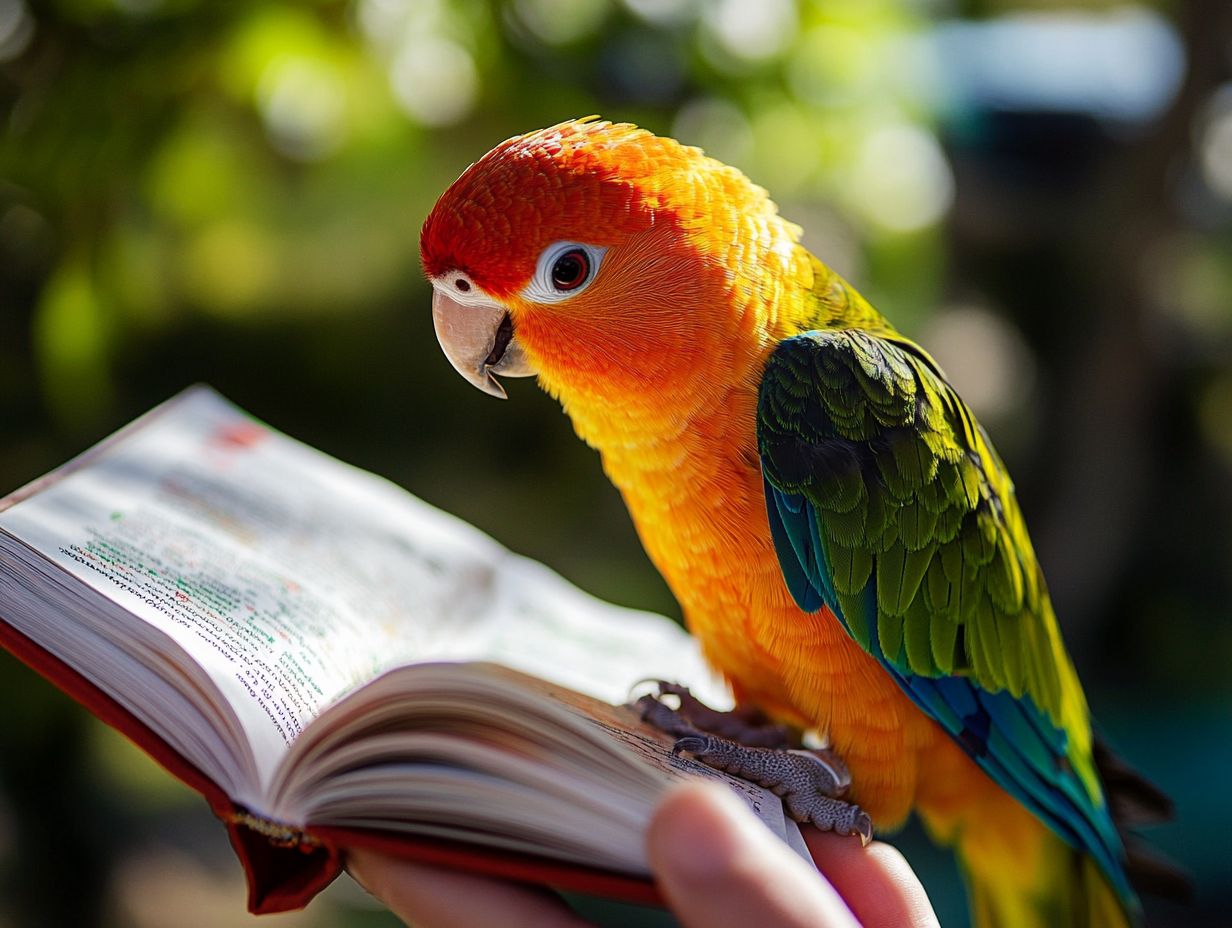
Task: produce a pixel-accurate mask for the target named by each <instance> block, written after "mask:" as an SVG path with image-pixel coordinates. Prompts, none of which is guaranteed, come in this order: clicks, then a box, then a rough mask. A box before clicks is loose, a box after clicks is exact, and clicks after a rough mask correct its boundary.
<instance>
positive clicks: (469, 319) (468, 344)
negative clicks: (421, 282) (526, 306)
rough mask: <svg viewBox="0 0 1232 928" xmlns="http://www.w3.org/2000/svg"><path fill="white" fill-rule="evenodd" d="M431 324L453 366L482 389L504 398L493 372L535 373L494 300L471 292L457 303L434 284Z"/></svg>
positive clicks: (507, 374)
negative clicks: (473, 294) (461, 301)
mask: <svg viewBox="0 0 1232 928" xmlns="http://www.w3.org/2000/svg"><path fill="white" fill-rule="evenodd" d="M468 296H469V294H468ZM432 324H433V325H434V326H435V327H436V340H437V341H439V342H440V343H441V348H442V349H443V350H444V352H445V357H447V358H448V359H449V363H450V364H452V365H453V367H454V370H456V371H457V372H458V373H459V374H461V375H462V376H463V377H465V378H466V379H467V380H469V381H470V382H471V383H473V384H474V385H475V386H477V387H478V388H479V389H480V390H482V391H483V392H484V393H490V394H492V395H493V396H495V397H498V398H500V399H502V400H503V399H505V388H504V387H502V386H501V384H500V381H499V380H497V379H496V378H495V377H493V376H492V375H493V374H500V375H501V376H502V377H533V376H534V375H535V369H534V368H533V367H531V365H530V362H529V361H527V359H526V355H525V354H524V353H523V352H522V346H521V344H520V343H519V342H518V340H517V339H516V338H515V337H514V332H513V320H512V318H510V316H509V312H508V310H506V309H505V307H504V306H502V305H501V304H499V303H497V302H495V301H494V300H490V299H488V298H486V297H479V296H474V297H471V298H470V299H468V300H467V302H466V303H460V302H458V301H457V300H456V299H454V298H453V297H452V296H451V295H450V294H448V293H446V292H444V291H443V290H442V289H441V288H439V287H437V288H436V289H434V291H433V294H432Z"/></svg>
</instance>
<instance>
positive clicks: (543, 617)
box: [0, 388, 721, 786]
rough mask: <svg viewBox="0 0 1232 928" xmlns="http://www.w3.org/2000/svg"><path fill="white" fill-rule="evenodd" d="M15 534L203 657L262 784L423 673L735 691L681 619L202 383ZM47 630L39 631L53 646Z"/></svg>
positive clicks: (34, 504) (45, 503)
mask: <svg viewBox="0 0 1232 928" xmlns="http://www.w3.org/2000/svg"><path fill="white" fill-rule="evenodd" d="M0 530H2V531H4V532H7V533H8V534H9V535H11V536H12V537H14V538H16V539H19V540H20V541H22V542H24V543H25V544H26V545H29V546H30V547H31V548H32V549H34V550H35V551H37V552H39V553H40V554H41V555H43V556H44V557H45V558H47V559H49V560H50V561H52V562H54V563H55V564H56V565H58V566H59V567H61V568H62V569H63V570H65V571H68V572H69V573H70V574H72V575H73V576H75V577H77V578H78V579H80V580H81V581H83V582H84V583H86V584H87V585H89V586H90V587H92V588H93V589H95V590H96V591H98V592H99V593H101V594H102V595H103V596H104V597H106V598H107V600H109V601H112V602H114V603H117V604H119V605H120V606H122V607H123V609H124V610H126V611H127V612H129V613H131V614H132V615H134V616H136V617H138V618H139V619H141V620H143V622H144V623H147V624H148V627H149V629H153V630H156V631H157V632H158V633H160V634H161V635H164V636H166V638H167V639H170V641H171V642H173V643H174V645H175V646H178V647H179V648H182V649H183V650H184V651H186V652H187V653H188V654H189V655H191V656H192V658H193V659H194V660H195V661H196V662H198V663H199V664H200V665H201V667H202V668H204V670H205V672H206V674H207V675H208V678H209V680H210V681H211V682H212V684H213V686H214V687H216V688H217V690H218V692H219V693H221V695H222V697H223V699H224V700H225V702H226V703H227V704H228V706H229V707H230V708H231V709H232V710H233V711H234V714H235V716H236V717H237V719H238V722H239V725H240V726H241V727H242V729H243V732H244V734H245V736H246V737H247V739H248V741H249V742H250V743H251V745H252V750H253V754H254V755H255V757H256V764H257V768H258V775H259V781H260V783H259V784H258V785H260V786H263V785H264V784H265V783H266V782H267V781H268V778H269V776H270V774H271V773H272V771H273V769H274V768H275V766H276V765H277V764H278V762H279V760H280V758H281V757H282V756H283V754H284V753H285V751H286V749H287V747H288V745H290V744H291V743H293V742H294V740H295V739H296V737H297V736H298V735H299V733H300V732H301V731H303V729H304V727H305V725H307V724H308V723H309V722H310V721H311V720H312V719H313V718H314V717H316V716H317V715H319V714H320V712H321V711H322V710H323V709H324V708H325V707H326V706H328V705H329V704H330V703H332V702H333V701H335V700H337V699H338V698H339V697H341V696H342V695H344V694H345V693H347V692H349V691H351V690H353V689H354V688H356V687H357V686H359V685H362V684H363V683H365V682H367V681H370V680H372V679H373V678H374V677H376V676H378V675H379V674H381V673H382V672H384V671H385V670H388V669H390V668H392V667H395V666H398V665H401V664H405V663H410V662H415V661H423V660H432V659H435V660H439V659H467V660H472V659H487V660H496V661H500V662H503V663H507V664H510V665H511V666H515V667H519V668H520V669H524V670H527V671H529V672H532V673H536V674H539V675H543V676H548V677H549V678H552V679H557V680H558V681H559V682H561V683H564V684H566V685H571V686H574V687H577V688H581V689H584V690H586V691H587V692H590V693H592V694H593V695H596V696H598V697H599V698H601V699H605V700H622V699H623V698H624V695H625V693H626V692H627V689H628V687H629V686H630V685H631V684H632V683H633V682H634V681H635V680H636V679H638V678H639V677H643V676H665V677H668V678H671V679H683V680H684V681H685V682H688V683H690V684H692V685H694V686H695V687H700V689H701V690H702V692H703V693H704V694H708V695H710V697H711V698H714V694H715V692H716V691H717V692H718V694H719V695H720V696H721V689H720V688H718V687H716V686H715V685H714V683H713V679H712V678H711V677H710V676H709V674H708V673H707V671H706V670H705V669H704V667H703V665H702V662H701V660H700V658H699V657H698V654H697V650H696V647H695V645H694V644H693V642H692V641H691V639H689V638H688V637H687V636H686V635H685V634H684V633H683V632H682V631H681V630H679V629H678V628H677V627H676V626H675V625H674V624H672V623H671V622H669V621H668V620H666V619H663V618H662V617H658V616H651V615H648V614H645V613H639V612H636V611H634V610H628V609H620V608H618V607H614V606H610V605H607V604H604V603H601V602H599V601H598V600H595V599H593V598H592V597H589V596H586V595H585V594H583V593H581V592H580V591H578V590H576V589H575V588H573V587H572V586H570V585H569V584H568V583H567V582H565V581H564V580H563V579H561V578H560V577H558V576H557V575H555V574H553V573H551V572H550V571H548V570H546V568H542V567H540V566H538V565H535V564H533V563H531V562H529V561H526V560H524V559H521V558H517V557H515V556H514V555H511V554H510V553H509V552H507V551H506V550H505V549H503V548H501V547H500V546H499V545H497V544H496V543H495V542H493V541H492V540H491V539H489V538H487V537H486V536H484V535H483V534H482V533H480V532H478V531H477V530H475V529H473V528H471V527H470V526H467V525H465V523H462V522H460V521H459V520H456V519H454V518H452V517H450V516H448V515H445V514H444V513H441V512H439V511H437V510H435V509H433V508H431V507H429V506H427V505H426V504H424V503H422V502H420V501H418V500H416V499H415V498H414V497H412V496H410V495H409V494H407V493H406V492H405V491H402V490H400V489H398V488H397V487H395V486H394V485H392V484H390V483H388V482H386V481H384V480H381V479H380V478H377V477H374V476H372V475H370V474H366V473H364V472H362V471H359V470H357V469H355V468H351V467H349V466H347V465H344V464H341V463H340V462H338V461H336V460H334V459H332V458H329V457H328V456H326V455H324V454H322V453H320V452H317V451H314V450H313V449H311V448H308V447H306V446H304V445H301V444H299V443H298V442H295V441H293V440H291V439H288V438H286V437H285V436H282V435H280V434H278V433H276V432H274V431H272V430H270V429H268V428H266V427H265V426H263V425H260V424H258V423H256V422H255V421H253V420H252V419H250V418H248V417H247V416H245V415H244V414H243V413H241V412H240V411H239V410H237V409H236V408H235V407H233V406H231V405H230V404H228V403H227V402H226V401H225V400H223V399H221V398H220V397H219V396H217V394H214V393H213V392H211V391H209V390H206V389H202V388H198V389H196V390H193V391H191V392H189V393H187V394H185V395H182V396H181V397H179V398H177V399H176V400H173V401H172V402H171V403H170V404H168V405H167V406H166V408H165V409H163V410H162V411H161V412H160V413H159V414H157V415H154V416H152V417H151V418H150V419H149V420H148V422H146V423H144V424H142V425H141V426H140V427H139V428H137V429H134V430H132V431H131V432H130V433H129V434H127V435H125V436H124V437H123V438H122V439H121V440H120V441H117V442H115V443H113V444H111V445H110V446H109V447H106V448H105V450H104V451H103V453H98V454H95V455H94V456H93V457H92V458H91V459H90V460H89V461H88V462H86V463H84V464H82V465H81V466H78V467H76V468H74V469H73V470H71V471H70V472H68V473H67V474H66V475H65V476H63V477H62V478H61V479H59V480H55V481H52V482H51V483H50V486H47V487H45V488H43V489H41V490H40V492H37V493H34V494H33V495H29V496H28V497H27V498H24V499H21V500H20V501H18V502H16V503H15V504H13V505H11V507H10V508H8V509H7V511H4V512H0ZM5 618H6V619H7V618H9V617H8V616H5ZM55 620H56V617H54V616H52V617H49V621H55ZM15 624H16V623H15ZM28 624H29V623H28ZM35 626H37V623H34V625H33V626H31V627H27V628H22V629H19V630H22V631H25V632H26V633H27V634H29V635H30V636H31V637H33V638H34V639H35V640H36V641H38V640H40V636H39V634H38V631H39V629H38V628H37V627H35ZM82 669H83V670H84V671H85V672H86V673H87V675H89V674H90V672H91V668H89V667H85V668H82ZM95 682H97V683H101V684H104V688H107V687H106V685H105V683H106V681H102V680H95ZM129 702H130V703H134V700H129ZM130 708H132V709H133V710H134V711H137V713H138V715H139V716H140V715H141V712H140V711H138V710H140V708H141V707H140V700H135V704H130ZM192 759H193V758H190V760H192ZM203 769H204V768H203ZM207 772H209V771H208V770H207Z"/></svg>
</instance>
